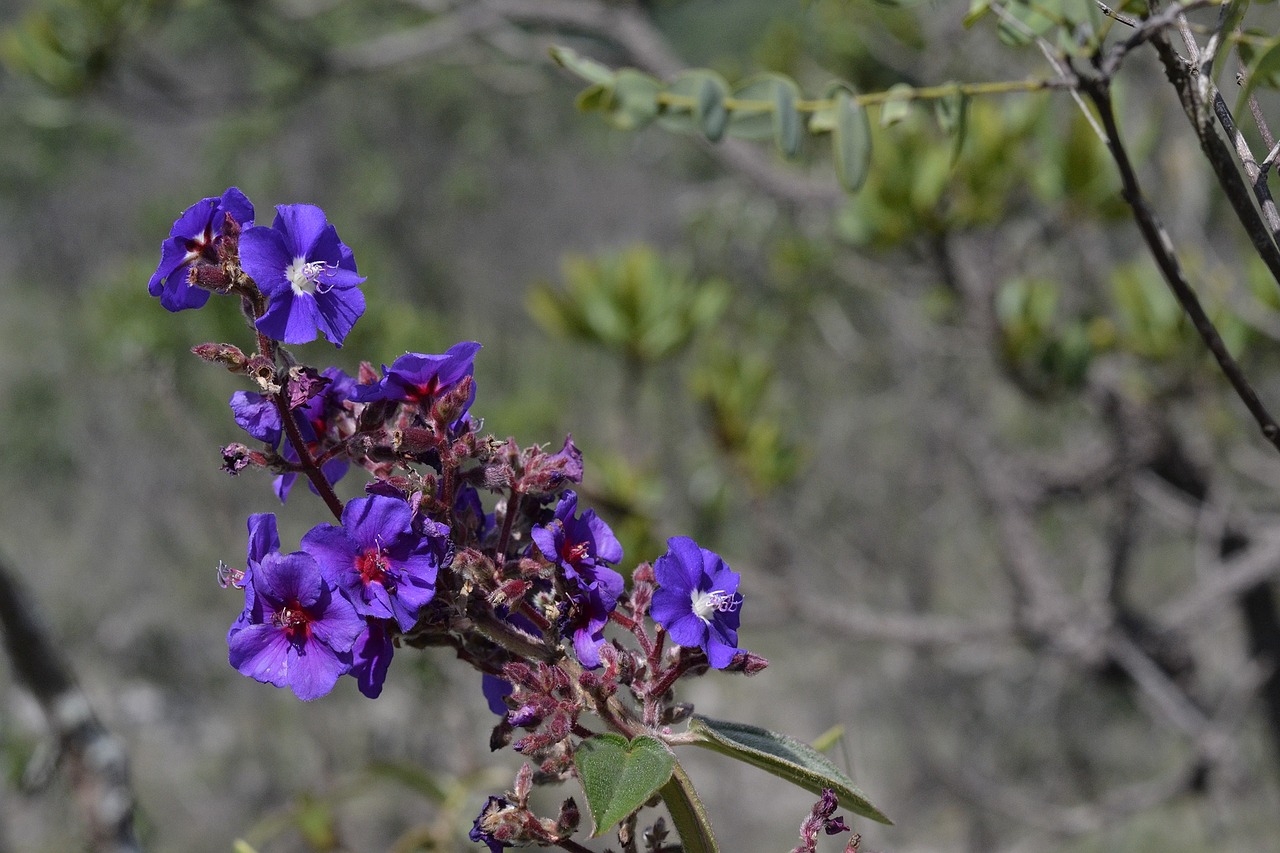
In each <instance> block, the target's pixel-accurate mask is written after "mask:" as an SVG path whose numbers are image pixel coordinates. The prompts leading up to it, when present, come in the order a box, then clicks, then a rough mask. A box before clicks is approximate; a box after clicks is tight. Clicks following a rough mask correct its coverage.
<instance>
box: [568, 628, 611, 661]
mask: <svg viewBox="0 0 1280 853" xmlns="http://www.w3.org/2000/svg"><path fill="white" fill-rule="evenodd" d="M603 645H604V636H603V635H600V636H595V635H594V634H593V633H592V632H591V631H590V630H589V629H587V628H579V629H578V630H576V631H574V632H573V650H574V652H575V653H576V654H577V655H578V661H579V662H580V663H581V664H582V665H583V666H585V667H586V668H587V669H595V668H596V667H598V666H599V665H600V647H601V646H603Z"/></svg>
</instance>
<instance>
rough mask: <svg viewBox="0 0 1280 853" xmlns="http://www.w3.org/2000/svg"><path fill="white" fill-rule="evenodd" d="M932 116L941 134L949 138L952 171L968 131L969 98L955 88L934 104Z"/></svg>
mask: <svg viewBox="0 0 1280 853" xmlns="http://www.w3.org/2000/svg"><path fill="white" fill-rule="evenodd" d="M933 116H934V118H935V119H937V121H938V127H939V128H941V129H942V132H943V133H946V134H949V135H950V136H951V168H953V169H954V168H955V165H956V162H957V161H958V160H959V159H960V151H961V149H962V148H964V138H965V134H966V133H968V131H969V96H968V95H966V94H965V93H964V92H961V91H960V90H959V88H957V89H956V91H955V92H953V93H951V94H950V95H947V96H946V97H943V98H939V99H938V100H937V101H935V102H934V105H933Z"/></svg>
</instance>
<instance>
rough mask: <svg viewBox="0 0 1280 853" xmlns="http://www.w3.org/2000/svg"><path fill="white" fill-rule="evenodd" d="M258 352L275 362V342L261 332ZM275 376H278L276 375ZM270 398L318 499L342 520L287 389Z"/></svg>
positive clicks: (337, 503)
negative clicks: (308, 444) (304, 438)
mask: <svg viewBox="0 0 1280 853" xmlns="http://www.w3.org/2000/svg"><path fill="white" fill-rule="evenodd" d="M258 352H259V353H261V354H262V356H263V357H264V358H267V359H270V361H271V363H272V364H275V362H276V346H275V342H274V341H273V340H271V338H268V337H267V336H266V335H264V334H263V333H262V332H258ZM277 378H279V377H278V376H277ZM271 399H272V402H274V403H275V404H276V411H278V412H279V413H280V421H281V422H282V423H283V424H284V432H285V435H286V436H287V437H288V439H289V444H290V445H292V447H293V449H294V452H296V453H297V454H298V461H299V463H300V465H301V468H302V473H303V474H306V475H307V479H308V480H310V481H311V484H312V485H313V486H315V488H316V491H317V492H318V493H319V494H320V499H321V500H323V501H324V503H325V506H327V507H329V511H330V512H332V513H333V517H334V518H336V519H338V520H339V521H340V520H342V501H340V500H338V495H337V494H336V493H335V492H334V491H333V486H332V485H331V484H330V483H329V480H328V479H327V478H326V477H325V476H324V472H323V471H321V470H320V467H319V466H318V465H316V461H315V459H314V458H313V457H312V455H311V451H310V449H308V447H307V443H306V441H304V440H303V438H302V430H300V429H298V422H297V421H296V420H295V419H294V417H293V411H292V410H291V409H290V408H289V399H288V389H287V388H285V387H284V386H281V388H280V390H279V391H277V392H276V393H274V394H272V395H271Z"/></svg>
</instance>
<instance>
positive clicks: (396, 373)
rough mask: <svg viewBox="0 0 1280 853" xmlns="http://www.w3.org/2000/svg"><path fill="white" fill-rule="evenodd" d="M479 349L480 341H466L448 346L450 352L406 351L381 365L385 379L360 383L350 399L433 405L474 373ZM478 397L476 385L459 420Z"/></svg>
mask: <svg viewBox="0 0 1280 853" xmlns="http://www.w3.org/2000/svg"><path fill="white" fill-rule="evenodd" d="M479 351H480V344H478V343H475V342H474V341H463V342H461V343H456V344H454V345H453V346H451V347H449V351H448V352H446V353H444V354H443V355H424V354H422V353H419V352H407V353H405V354H404V355H402V356H400V357H399V358H397V359H396V360H395V361H393V362H392V363H391V366H390V367H387V366H386V365H385V364H384V365H382V379H381V380H380V381H379V382H376V383H373V384H370V385H357V386H356V388H355V391H354V392H353V393H352V395H351V399H352V400H355V401H356V402H358V403H372V402H374V401H376V400H393V401H399V402H410V403H416V404H418V405H422V406H430V405H431V403H432V402H433V401H434V400H436V399H437V398H439V397H440V396H441V395H443V394H445V393H447V392H448V391H449V390H450V389H452V388H453V387H454V386H455V385H457V384H458V382H459V381H461V380H462V378H463V377H465V376H471V375H473V374H474V373H475V364H474V362H475V358H476V353H477V352H479ZM475 398H476V392H475V388H474V387H473V388H472V389H471V397H470V399H468V400H467V404H466V406H463V408H462V412H461V414H459V416H458V419H459V420H461V419H462V418H463V417H465V416H466V414H467V409H468V408H470V407H471V404H472V403H474V402H475Z"/></svg>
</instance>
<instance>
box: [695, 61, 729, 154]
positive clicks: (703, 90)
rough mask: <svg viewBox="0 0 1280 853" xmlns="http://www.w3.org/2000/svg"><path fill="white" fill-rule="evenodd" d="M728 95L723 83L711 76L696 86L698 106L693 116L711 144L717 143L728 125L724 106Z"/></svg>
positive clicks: (727, 88)
mask: <svg viewBox="0 0 1280 853" xmlns="http://www.w3.org/2000/svg"><path fill="white" fill-rule="evenodd" d="M728 95H729V87H728V86H727V85H725V83H724V81H723V80H718V79H717V78H715V77H713V76H711V75H707V76H705V77H703V78H702V82H701V83H700V84H699V86H698V105H697V106H696V107H694V110H693V116H694V120H695V121H697V122H698V127H700V128H701V129H702V133H703V135H704V136H706V137H707V139H708V140H710V141H711V142H719V141H720V137H722V136H724V129H725V127H726V126H727V125H728V124H729V111H728V110H727V109H725V106H724V99H725V98H726V97H728Z"/></svg>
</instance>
